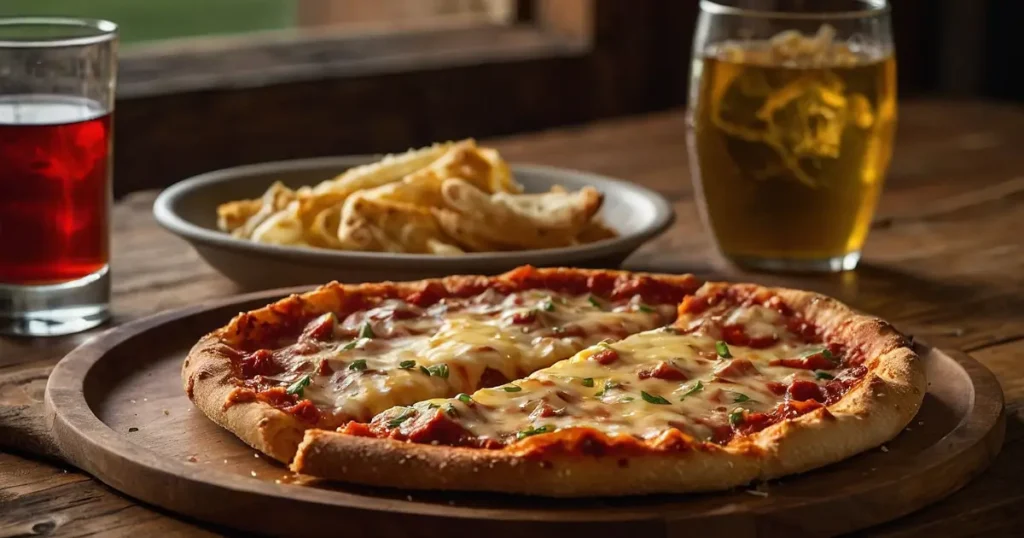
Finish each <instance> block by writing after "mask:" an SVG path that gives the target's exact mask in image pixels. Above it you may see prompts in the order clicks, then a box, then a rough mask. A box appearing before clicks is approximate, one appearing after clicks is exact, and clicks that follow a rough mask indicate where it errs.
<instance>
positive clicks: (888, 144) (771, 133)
mask: <svg viewBox="0 0 1024 538" xmlns="http://www.w3.org/2000/svg"><path fill="white" fill-rule="evenodd" d="M691 70H692V71H691V79H690V99H689V103H690V108H689V111H688V114H687V121H688V127H689V137H688V138H689V148H690V162H691V166H692V170H693V174H692V175H693V181H694V186H695V189H696V192H697V195H698V200H699V202H700V203H699V206H700V209H701V213H702V217H703V219H704V223H705V225H706V226H707V228H708V229H709V230H710V232H711V234H712V235H713V237H714V239H715V243H716V245H717V247H718V249H719V251H720V252H721V254H722V255H724V257H725V258H727V259H728V260H730V261H732V262H733V263H735V264H737V265H739V266H742V267H746V268H750V269H755V270H767V271H799V272H832V271H843V270H849V269H853V268H854V267H856V265H857V262H858V261H859V260H860V252H861V247H862V246H863V244H864V240H865V239H866V237H867V234H868V230H869V228H870V225H871V219H872V216H873V214H874V211H875V205H876V203H877V201H878V196H879V194H880V192H881V190H882V183H883V181H884V179H885V173H886V169H887V168H888V166H889V159H890V157H891V155H892V143H893V135H894V132H895V128H896V60H895V55H894V53H893V45H892V35H891V30H890V25H889V7H888V5H887V4H886V2H885V0H830V1H829V2H808V1H803V0H716V1H711V0H703V1H701V3H700V18H699V19H698V22H697V31H696V33H695V41H694V49H693V62H692V67H691Z"/></svg>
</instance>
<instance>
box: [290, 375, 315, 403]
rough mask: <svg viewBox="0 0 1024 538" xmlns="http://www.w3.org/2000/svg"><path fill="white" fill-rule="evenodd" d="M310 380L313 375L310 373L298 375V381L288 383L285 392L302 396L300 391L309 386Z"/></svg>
mask: <svg viewBox="0 0 1024 538" xmlns="http://www.w3.org/2000/svg"><path fill="white" fill-rule="evenodd" d="M312 380H313V376H312V375H310V374H306V375H304V376H302V377H300V378H299V380H298V381H296V382H294V383H292V384H291V385H288V390H287V391H286V392H287V393H288V394H295V395H296V396H298V397H299V398H302V392H303V391H304V390H306V387H308V386H309V382H310V381H312Z"/></svg>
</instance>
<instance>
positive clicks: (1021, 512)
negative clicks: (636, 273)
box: [0, 101, 1024, 537]
mask: <svg viewBox="0 0 1024 538" xmlns="http://www.w3.org/2000/svg"><path fill="white" fill-rule="evenodd" d="M1021 142H1024V110H1022V109H1020V108H1014V107H1009V106H1005V105H994V104H976V103H957V102H938V101H928V102H909V103H904V104H903V105H902V108H901V111H900V126H899V136H898V141H897V146H896V156H895V158H894V160H893V164H892V167H891V170H890V171H889V180H888V184H887V188H886V192H885V194H884V196H883V197H882V200H881V203H880V206H879V209H878V214H877V216H876V219H875V222H874V225H873V229H872V232H871V236H870V238H869V240H868V245H867V249H866V252H865V257H864V260H863V262H862V263H861V267H860V268H859V269H857V271H855V272H851V273H846V274H842V275H832V276H817V277H814V276H811V277H781V276H769V275H758V274H745V273H738V272H736V271H734V270H730V269H727V268H724V267H722V266H720V265H719V264H718V263H717V262H716V261H715V260H714V258H713V255H712V253H711V249H710V244H709V241H708V238H707V236H706V235H705V233H704V231H703V230H702V227H701V224H700V222H699V219H698V216H697V212H696V208H695V205H694V200H693V195H692V190H691V187H690V181H689V169H688V167H687V157H686V149H685V148H686V146H685V140H684V125H683V118H682V114H681V113H679V112H672V113H665V114H657V115H652V116H646V117H638V118H629V119H622V120H615V121H608V122H603V123H597V124H593V125H589V126H586V127H580V128H574V129H564V130H558V131H552V132H545V133H536V134H530V135H524V136H518V137H514V138H508V139H504V140H496V141H494V142H493V144H494V145H495V146H496V147H497V148H498V149H500V150H501V152H502V153H503V155H504V156H505V157H506V158H508V159H509V160H511V161H529V162H537V163H544V164H550V165H556V166H565V167H570V168H578V169H583V170H589V171H594V172H598V173H602V174H607V175H611V176H616V177H621V178H626V179H629V180H632V181H635V182H637V183H641V184H643V185H646V186H648V187H651V188H654V189H656V190H658V191H659V192H661V193H662V194H664V195H665V196H667V197H668V198H669V199H671V200H672V202H673V205H674V207H675V211H676V214H677V216H678V218H677V220H676V223H675V225H674V226H673V227H672V228H671V229H670V230H669V231H668V232H667V233H666V234H665V235H664V236H662V237H660V238H659V239H657V240H655V241H653V242H651V243H650V244H648V245H646V246H645V247H644V248H643V249H642V250H641V251H639V252H638V253H637V254H636V255H634V256H633V257H632V258H631V259H630V260H629V261H628V262H627V268H629V269H635V270H641V269H642V270H654V271H666V272H694V273H697V274H699V275H701V276H705V277H719V278H729V279H732V280H737V279H743V280H749V281H756V282H761V283H769V284H776V285H789V286H796V287H802V288H805V289H812V290H816V291H822V292H825V293H828V294H831V295H834V296H836V297H839V298H840V299H842V300H844V301H846V302H848V303H850V304H852V305H854V306H855V307H857V308H860V309H862V310H865V311H867V312H870V313H873V314H876V315H879V316H881V317H884V318H887V319H889V320H890V321H892V322H894V323H895V324H896V325H897V326H898V327H900V328H901V329H902V330H903V331H905V332H907V333H911V334H913V335H914V336H916V337H918V338H920V339H923V340H926V341H928V342H929V343H931V344H933V345H935V346H938V347H943V348H951V349H959V350H962V351H965V352H967V353H970V354H971V355H972V356H974V357H975V358H977V359H978V360H979V361H981V362H982V363H984V364H985V365H986V366H987V367H988V368H990V369H991V370H992V371H993V372H994V373H995V374H996V376H997V377H998V378H999V380H1000V382H1001V384H1002V387H1003V390H1004V392H1005V396H1006V405H1007V422H1008V423H1007V435H1006V442H1005V445H1004V447H1003V451H1002V453H1001V455H1000V456H999V457H998V458H997V459H996V460H995V463H994V464H993V465H992V466H991V468H989V470H988V471H986V472H985V473H984V474H983V475H981V476H980V477H978V478H977V479H975V480H974V481H973V482H971V483H970V484H968V485H967V486H966V487H964V488H963V489H962V490H961V491H959V492H958V493H955V494H954V495H953V496H951V497H949V498H948V499H946V500H944V501H941V502H939V503H937V504H935V505H933V506H931V507H928V508H925V509H923V510H920V511H918V512H916V513H913V514H911V515H909V516H906V517H904V518H902V519H899V520H897V521H893V522H891V523H888V524H885V525H882V526H881V527H876V528H873V529H870V530H869V531H867V532H866V534H870V535H873V536H979V535H996V536H1011V535H1017V536H1020V535H1024V487H1022V486H1021V484H1024V148H1022V147H1021ZM154 197H155V193H154V192H140V193H136V194H133V195H131V196H128V197H127V198H125V199H123V200H121V201H120V202H119V203H117V204H116V207H115V209H114V220H113V238H114V240H113V248H114V251H113V275H114V292H113V294H114V297H113V303H114V312H115V315H114V320H113V324H120V323H124V322H126V321H129V320H133V319H136V318H139V317H141V316H146V315H148V314H152V313H155V312H159V311H162V310H166V309H171V308H177V307H180V306H185V305H190V304H194V303H196V302H200V301H203V300H206V299H213V298H217V297H223V296H227V295H231V294H234V293H238V292H239V291H241V290H239V289H238V288H237V287H236V286H235V285H234V284H232V283H231V282H230V281H228V280H227V279H225V278H224V277H222V276H220V275H219V274H217V273H215V272H214V271H213V270H212V269H210V268H209V267H208V266H206V265H205V264H204V263H203V262H202V261H201V260H200V259H199V258H198V257H197V255H196V254H195V253H194V252H193V251H192V250H191V249H190V248H189V247H188V246H187V245H186V244H185V242H183V241H181V240H179V239H177V238H176V237H174V236H172V235H170V234H168V233H166V232H164V231H163V230H161V229H160V228H159V227H158V226H157V225H156V223H155V222H154V220H153V218H152V216H151V212H150V208H151V205H152V202H153V199H154ZM93 334H95V333H93ZM90 336H91V334H84V335H77V336H74V337H68V338H58V339H34V340H28V339H4V338H0V376H2V377H3V379H5V380H6V381H4V382H2V383H0V537H8V536H37V535H48V534H60V535H67V536H80V535H91V534H102V535H104V536H121V535H125V536H127V535H134V536H178V535H188V536H193V535H208V534H209V535H218V534H222V533H223V532H224V531H223V530H218V529H212V528H209V527H207V526H204V525H200V524H197V523H194V522H189V521H186V520H183V519H180V518H178V517H175V516H174V515H172V514H168V513H164V512H162V511H160V510H157V509H154V508H152V507H148V506H144V505H140V504H138V503H136V502H133V501H132V500H131V499H130V498H126V497H124V496H122V495H120V494H118V493H117V492H115V491H113V490H111V489H110V488H107V487H106V486H104V485H102V484H100V483H99V482H97V481H95V480H93V479H91V478H90V477H89V476H87V475H84V474H82V473H79V472H77V471H76V470H74V469H71V468H67V467H66V466H63V465H61V464H60V463H59V462H54V461H46V460H44V459H42V458H39V457H38V456H35V455H33V454H38V453H40V452H45V451H46V447H41V446H31V445H28V446H26V445H25V444H24V443H20V444H19V441H18V439H17V436H16V435H15V433H16V432H17V431H22V430H24V429H26V428H29V429H31V428H33V427H37V426H39V425H41V423H40V424H23V423H15V422H16V421H19V420H21V421H23V420H25V419H22V418H17V417H22V416H24V415H25V414H26V413H24V412H17V413H12V412H11V410H12V409H15V410H17V409H18V408H21V410H22V411H24V409H25V408H27V407H32V406H36V407H38V406H39V405H40V401H41V398H42V393H43V388H44V386H45V383H46V378H47V375H48V373H49V371H50V369H51V368H52V367H53V365H54V364H55V363H56V362H57V361H58V360H59V359H60V358H61V356H62V355H64V354H65V353H66V352H67V351H69V350H70V349H72V348H73V347H74V346H76V345H78V344H79V343H81V342H83V341H84V340H86V339H87V338H89V337H90ZM5 410H6V411H5ZM39 420H41V419H39Z"/></svg>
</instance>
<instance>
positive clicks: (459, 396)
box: [455, 392, 473, 405]
mask: <svg viewBox="0 0 1024 538" xmlns="http://www.w3.org/2000/svg"><path fill="white" fill-rule="evenodd" d="M455 399H456V400H458V401H460V402H462V403H464V404H466V405H469V404H471V403H473V398H471V397H470V396H469V394H466V393H465V392H460V393H459V394H457V395H456V396H455Z"/></svg>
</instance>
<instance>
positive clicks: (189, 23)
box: [0, 0, 516, 50]
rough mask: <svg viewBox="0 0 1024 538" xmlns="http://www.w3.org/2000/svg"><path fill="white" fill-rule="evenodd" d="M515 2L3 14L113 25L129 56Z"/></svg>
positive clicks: (131, 6)
mask: <svg viewBox="0 0 1024 538" xmlns="http://www.w3.org/2000/svg"><path fill="white" fill-rule="evenodd" d="M515 13H516V1H515V0H87V1H86V0H47V1H45V2H43V1H40V0H3V2H2V3H0V16H15V15H18V16H22V15H61V16H76V17H89V18H101V19H109V20H112V21H115V22H117V23H118V24H119V25H120V26H121V42H122V44H123V45H124V47H125V48H126V49H128V50H130V49H132V48H134V47H138V46H140V45H143V44H147V43H154V42H163V41H167V40H175V39H176V40H181V39H184V38H195V37H211V36H239V35H246V34H253V33H264V34H265V33H278V34H295V33H303V32H306V31H310V30H314V31H322V30H324V29H329V30H331V31H332V32H334V33H343V32H346V31H348V32H359V31H366V30H380V29H392V30H394V29H404V30H409V29H423V28H437V27H460V26H469V25H479V24H496V25H508V24H510V23H512V22H513V21H514V18H515Z"/></svg>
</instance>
